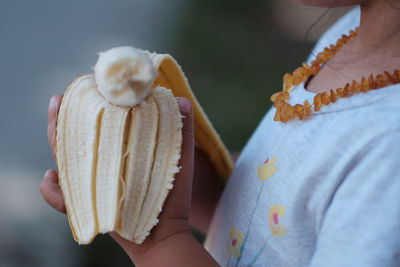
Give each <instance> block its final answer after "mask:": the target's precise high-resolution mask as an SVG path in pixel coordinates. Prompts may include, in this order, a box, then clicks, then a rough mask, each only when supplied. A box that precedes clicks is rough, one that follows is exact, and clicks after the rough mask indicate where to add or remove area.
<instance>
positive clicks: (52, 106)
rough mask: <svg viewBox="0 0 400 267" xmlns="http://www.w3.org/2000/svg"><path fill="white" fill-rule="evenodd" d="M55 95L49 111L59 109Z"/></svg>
mask: <svg viewBox="0 0 400 267" xmlns="http://www.w3.org/2000/svg"><path fill="white" fill-rule="evenodd" d="M56 97H57V96H55V95H53V96H52V97H51V98H50V103H49V109H56V108H57V101H56Z"/></svg>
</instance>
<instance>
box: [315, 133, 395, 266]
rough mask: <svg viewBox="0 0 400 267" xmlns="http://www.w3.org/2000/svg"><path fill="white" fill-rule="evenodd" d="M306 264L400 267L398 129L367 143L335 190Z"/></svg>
mask: <svg viewBox="0 0 400 267" xmlns="http://www.w3.org/2000/svg"><path fill="white" fill-rule="evenodd" d="M310 266H312V267H317V266H318V267H319V266H326V267H329V266H335V267H342V266H352V267H354V266H363V267H369V266H371V267H372V266H380V267H385V266H400V131H396V132H391V133H386V134H383V135H382V136H379V137H377V138H375V139H374V141H373V142H370V144H369V146H368V148H366V153H365V154H364V155H363V156H362V158H361V159H360V160H359V161H358V162H357V163H356V164H355V166H354V168H352V169H351V171H350V172H349V173H348V174H347V176H346V178H345V179H344V180H343V182H342V184H341V185H340V186H339V187H338V189H337V190H336V192H335V194H334V196H333V198H332V201H331V204H330V205H329V207H328V209H327V210H326V213H325V216H324V219H323V222H322V225H321V228H320V232H319V235H318V241H317V247H316V251H315V254H314V255H313V258H312V261H311V264H310Z"/></svg>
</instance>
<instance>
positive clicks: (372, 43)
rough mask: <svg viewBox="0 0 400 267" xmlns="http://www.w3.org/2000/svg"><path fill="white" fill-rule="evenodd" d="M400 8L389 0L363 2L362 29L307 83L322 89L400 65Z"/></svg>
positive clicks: (309, 85) (337, 86) (311, 86)
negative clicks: (388, 2) (389, 3)
mask: <svg viewBox="0 0 400 267" xmlns="http://www.w3.org/2000/svg"><path fill="white" fill-rule="evenodd" d="M399 44H400V11H399V10H397V9H395V8H393V7H391V6H389V5H388V4H387V3H386V1H383V0H377V1H375V0H372V1H369V2H368V3H366V4H363V5H362V6H361V17H360V32H359V35H358V36H357V37H356V38H354V40H352V41H351V42H350V43H348V44H347V45H345V46H344V47H343V48H342V49H341V50H339V51H338V52H337V53H336V55H335V56H334V57H333V58H332V59H331V60H329V61H328V63H327V64H326V65H324V66H323V67H322V69H321V71H320V72H319V73H318V74H317V75H316V76H315V77H313V78H312V79H311V80H310V81H309V83H308V84H307V90H309V91H312V92H316V93H321V92H324V91H329V89H336V88H339V87H343V86H344V85H345V84H346V83H351V81H353V80H356V81H360V80H361V77H363V76H368V75H369V74H370V73H373V74H379V73H383V72H384V71H385V70H387V71H389V72H391V73H392V72H393V71H394V70H395V69H400V60H399V59H400V45H399Z"/></svg>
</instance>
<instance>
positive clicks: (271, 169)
mask: <svg viewBox="0 0 400 267" xmlns="http://www.w3.org/2000/svg"><path fill="white" fill-rule="evenodd" d="M276 160H277V159H276V157H273V158H272V159H271V160H269V159H268V158H267V159H266V160H265V162H264V165H260V166H258V178H260V180H261V181H265V180H267V179H268V178H269V177H271V176H272V175H273V174H274V173H275V171H276V168H277V167H276V166H275V163H276Z"/></svg>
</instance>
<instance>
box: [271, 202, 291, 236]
mask: <svg viewBox="0 0 400 267" xmlns="http://www.w3.org/2000/svg"><path fill="white" fill-rule="evenodd" d="M281 217H285V206H277V205H271V207H270V208H269V228H270V229H271V233H272V235H273V236H275V237H276V236H280V237H282V236H284V235H285V234H286V233H287V230H286V228H285V226H283V225H282V224H280V223H279V218H281Z"/></svg>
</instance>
